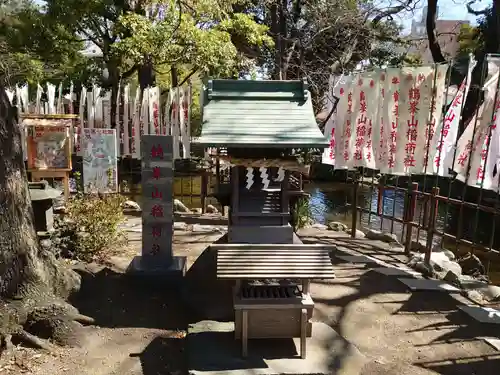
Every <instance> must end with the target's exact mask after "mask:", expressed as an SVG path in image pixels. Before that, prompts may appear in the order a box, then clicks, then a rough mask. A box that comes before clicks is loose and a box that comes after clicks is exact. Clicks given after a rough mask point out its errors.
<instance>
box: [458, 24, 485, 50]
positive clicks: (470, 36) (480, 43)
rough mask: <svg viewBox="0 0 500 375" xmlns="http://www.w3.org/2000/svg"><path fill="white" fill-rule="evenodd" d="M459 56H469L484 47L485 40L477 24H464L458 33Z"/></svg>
mask: <svg viewBox="0 0 500 375" xmlns="http://www.w3.org/2000/svg"><path fill="white" fill-rule="evenodd" d="M458 43H459V49H458V54H459V56H464V57H465V56H468V55H469V54H470V53H472V54H474V53H476V51H479V50H481V49H483V48H484V40H483V35H482V32H481V29H480V28H479V27H476V26H471V25H467V24H464V25H462V27H461V28H460V32H459V34H458Z"/></svg>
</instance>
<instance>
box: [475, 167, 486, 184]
mask: <svg viewBox="0 0 500 375" xmlns="http://www.w3.org/2000/svg"><path fill="white" fill-rule="evenodd" d="M476 178H477V179H478V180H481V181H482V180H484V170H483V167H479V168H478V169H477V173H476Z"/></svg>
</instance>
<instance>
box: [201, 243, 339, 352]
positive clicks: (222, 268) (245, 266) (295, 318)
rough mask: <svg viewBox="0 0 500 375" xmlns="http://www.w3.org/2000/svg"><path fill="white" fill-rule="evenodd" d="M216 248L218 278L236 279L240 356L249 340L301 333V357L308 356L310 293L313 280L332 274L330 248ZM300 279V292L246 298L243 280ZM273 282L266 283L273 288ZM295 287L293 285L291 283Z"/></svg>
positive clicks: (237, 335) (237, 333)
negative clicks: (284, 296)
mask: <svg viewBox="0 0 500 375" xmlns="http://www.w3.org/2000/svg"><path fill="white" fill-rule="evenodd" d="M211 249H212V250H216V251H217V277H218V278H220V279H226V280H235V281H236V283H235V284H236V285H235V287H234V289H233V300H234V310H235V337H236V338H238V339H241V346H242V355H243V357H246V356H247V354H248V339H249V338H293V337H300V346H301V348H300V355H301V358H305V357H306V338H307V337H310V336H311V323H310V319H311V318H312V312H313V309H314V302H313V300H312V298H311V296H310V294H309V285H310V280H311V279H331V278H334V277H335V274H334V272H333V267H332V264H331V260H330V255H329V252H330V251H331V249H332V247H331V246H324V245H289V244H283V245H282V244H279V245H253V244H227V245H215V246H212V247H211ZM269 279H273V280H298V281H299V282H300V283H301V284H302V285H301V286H302V290H299V292H300V293H298V295H294V296H293V297H289V298H280V297H276V296H267V297H266V298H262V297H260V298H248V297H247V298H244V297H243V296H242V295H241V285H242V282H243V281H245V280H269ZM277 285H278V284H272V285H271V286H270V287H271V288H273V287H276V286H277ZM289 285H290V286H291V287H293V285H294V284H293V283H291V284H289Z"/></svg>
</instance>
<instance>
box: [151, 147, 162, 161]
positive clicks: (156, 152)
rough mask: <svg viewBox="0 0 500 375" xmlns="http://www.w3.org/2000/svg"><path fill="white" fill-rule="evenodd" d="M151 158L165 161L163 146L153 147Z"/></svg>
mask: <svg viewBox="0 0 500 375" xmlns="http://www.w3.org/2000/svg"><path fill="white" fill-rule="evenodd" d="M151 157H152V158H160V159H163V148H162V147H161V145H157V146H156V147H155V146H153V147H152V148H151Z"/></svg>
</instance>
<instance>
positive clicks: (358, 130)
mask: <svg viewBox="0 0 500 375" xmlns="http://www.w3.org/2000/svg"><path fill="white" fill-rule="evenodd" d="M365 135H366V126H363V125H362V126H358V127H357V128H356V136H358V137H364V136H365Z"/></svg>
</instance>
